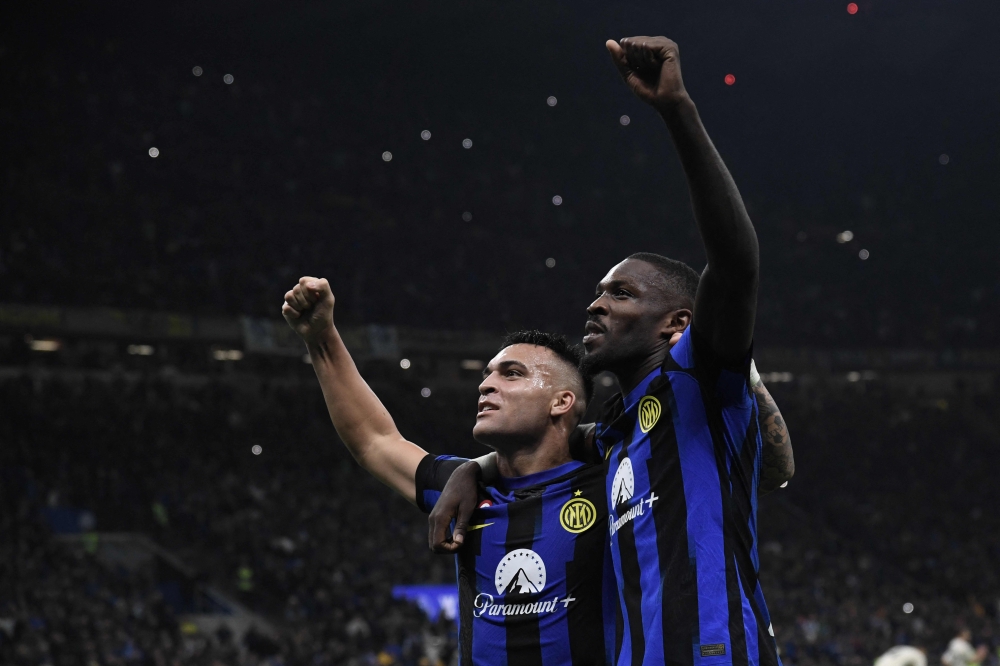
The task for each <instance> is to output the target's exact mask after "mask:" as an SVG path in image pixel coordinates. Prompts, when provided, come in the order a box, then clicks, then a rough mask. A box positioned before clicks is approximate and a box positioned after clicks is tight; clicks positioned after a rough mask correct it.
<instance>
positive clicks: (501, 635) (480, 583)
mask: <svg viewBox="0 0 1000 666" xmlns="http://www.w3.org/2000/svg"><path fill="white" fill-rule="evenodd" d="M480 517H481V520H482V523H481V524H485V523H494V524H493V525H491V526H490V527H486V528H483V532H484V535H483V539H482V542H481V545H480V550H479V556H478V557H477V558H476V598H477V599H478V598H479V595H480V594H483V595H490V597H493V598H496V599H498V600H499V599H501V595H500V593H499V592H498V591H497V589H496V583H495V581H494V571H495V568H496V565H495V563H496V562H499V561H500V560H502V559H503V558H504V555H506V554H507V549H506V548H505V547H504V537H503V534H506V532H507V507H506V506H504V505H502V504H497V505H494V506H491V507H485V508H483V509H480ZM486 530H493V531H491V532H489V533H488V534H486V533H485V532H486ZM501 530H502V532H501ZM487 537H489V538H487ZM480 563H489V564H488V565H487V566H485V567H480V566H479V564H480ZM484 598H485V597H484ZM501 603H502V602H501ZM463 621H464V620H463ZM506 643H507V630H506V628H505V627H504V623H503V621H493V622H490V621H479V622H476V621H475V620H473V640H472V664H491V665H492V664H503V665H504V666H506V664H507V651H506V650H503V649H500V650H498V649H497V648H498V647H499V646H503V645H506ZM472 664H463V665H462V666H472Z"/></svg>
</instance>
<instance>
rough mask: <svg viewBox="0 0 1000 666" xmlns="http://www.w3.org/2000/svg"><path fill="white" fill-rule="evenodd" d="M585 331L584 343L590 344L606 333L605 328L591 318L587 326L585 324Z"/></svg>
mask: <svg viewBox="0 0 1000 666" xmlns="http://www.w3.org/2000/svg"><path fill="white" fill-rule="evenodd" d="M584 331H586V333H585V334H584V336H583V344H584V345H588V344H590V343H592V342H594V341H595V340H597V339H598V338H600V337H601V336H602V335H604V333H605V328H604V327H603V326H601V325H600V324H598V323H597V322H596V321H594V320H593V319H590V320H588V321H587V324H586V326H584Z"/></svg>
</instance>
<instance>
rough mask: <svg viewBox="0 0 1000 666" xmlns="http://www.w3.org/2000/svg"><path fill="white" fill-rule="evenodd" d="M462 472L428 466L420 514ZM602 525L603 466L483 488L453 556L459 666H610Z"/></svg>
mask: <svg viewBox="0 0 1000 666" xmlns="http://www.w3.org/2000/svg"><path fill="white" fill-rule="evenodd" d="M462 462H464V460H462V459H459V458H451V457H448V456H442V457H438V458H435V457H434V456H427V457H426V458H424V460H423V461H422V462H421V463H420V465H419V467H418V469H417V504H418V506H420V508H421V509H423V510H424V511H430V510H431V509H432V508H433V506H434V503H435V502H436V501H437V498H438V497H439V496H440V490H441V489H442V488H444V485H445V483H446V482H447V480H448V477H450V476H451V473H452V472H453V471H454V469H455V468H456V467H457V466H458V465H459V464H461V463H462ZM606 523H607V505H606V503H605V497H604V472H603V466H601V465H587V464H584V463H582V462H577V461H574V462H570V463H567V464H565V465H560V466H559V467H556V468H554V469H551V470H547V471H545V472H540V473H538V474H532V475H529V476H523V477H517V478H513V479H503V480H501V482H500V484H498V486H497V487H490V488H482V489H481V494H480V507H479V509H477V510H476V511H475V513H473V515H472V521H471V523H470V525H469V528H468V531H467V533H466V537H465V543H464V545H463V546H462V548H461V550H460V551H459V553H458V555H457V563H458V588H459V589H458V593H459V650H460V654H461V661H460V663H461V664H463V666H471V665H472V664H476V665H477V666H479V665H481V664H504V665H510V666H513V665H514V664H518V666H520V665H522V664H536V665H539V666H561V665H569V664H574V665H578V664H579V665H583V664H587V665H590V664H595V665H596V664H606V663H607V662H608V659H609V658H610V657H609V654H608V652H607V650H606V648H605V645H606V644H607V642H606V641H605V622H604V611H603V607H604V602H605V598H611V594H613V588H610V587H609V588H608V589H607V590H606V589H605V587H604V586H605V584H606V581H607V585H609V586H610V585H612V583H611V582H610V581H611V577H612V574H611V573H610V569H607V570H606V569H605V566H606V565H605V563H606V561H608V560H609V559H610V557H606V553H607V540H606V538H605V532H604V529H603V528H604V525H605V524H606ZM605 574H607V575H605Z"/></svg>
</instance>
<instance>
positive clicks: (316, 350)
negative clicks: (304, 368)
mask: <svg viewBox="0 0 1000 666" xmlns="http://www.w3.org/2000/svg"><path fill="white" fill-rule="evenodd" d="M339 337H340V334H339V333H338V332H337V327H336V326H334V325H333V324H332V323H331V324H330V325H329V326H326V327H324V328H323V329H322V330H319V331H313V332H310V333H309V334H308V335H303V336H302V341H303V342H305V343H306V349H307V350H308V351H309V355H310V356H312V357H313V358H316V357H317V355H324V354H326V351H327V350H328V349H329V348H330V345H331V344H332V343H334V342H336V341H337V339H338V338H339Z"/></svg>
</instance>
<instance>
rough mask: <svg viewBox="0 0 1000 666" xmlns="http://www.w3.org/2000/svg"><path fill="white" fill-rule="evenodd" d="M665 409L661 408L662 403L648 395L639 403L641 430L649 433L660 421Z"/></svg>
mask: <svg viewBox="0 0 1000 666" xmlns="http://www.w3.org/2000/svg"><path fill="white" fill-rule="evenodd" d="M662 411H663V408H662V407H661V406H660V401H659V400H657V399H656V398H654V397H653V396H651V395H647V396H646V397H645V398H643V399H642V400H640V401H639V429H640V430H642V431H643V432H649V431H650V430H652V429H653V426H655V425H656V422H657V421H659V420H660V413H661V412H662Z"/></svg>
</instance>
